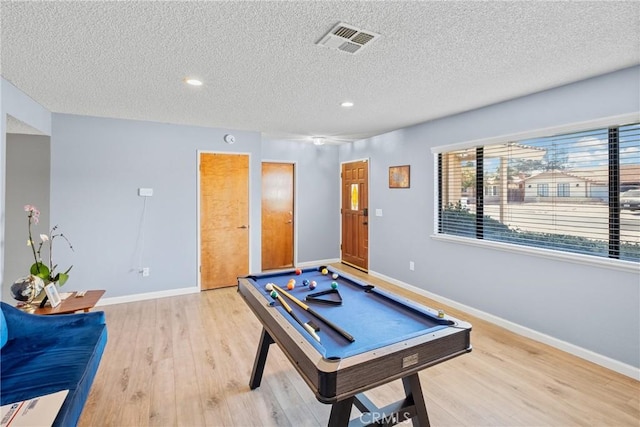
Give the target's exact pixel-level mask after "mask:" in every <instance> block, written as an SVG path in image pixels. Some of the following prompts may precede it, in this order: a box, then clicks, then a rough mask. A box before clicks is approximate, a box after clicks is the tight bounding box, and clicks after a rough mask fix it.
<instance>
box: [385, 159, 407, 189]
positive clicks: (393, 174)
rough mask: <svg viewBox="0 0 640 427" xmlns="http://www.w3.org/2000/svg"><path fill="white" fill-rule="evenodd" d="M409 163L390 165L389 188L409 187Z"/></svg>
mask: <svg viewBox="0 0 640 427" xmlns="http://www.w3.org/2000/svg"><path fill="white" fill-rule="evenodd" d="M409 168H410V167H409V165H404V166H391V167H389V188H409V179H410V176H409V175H410V169H409Z"/></svg>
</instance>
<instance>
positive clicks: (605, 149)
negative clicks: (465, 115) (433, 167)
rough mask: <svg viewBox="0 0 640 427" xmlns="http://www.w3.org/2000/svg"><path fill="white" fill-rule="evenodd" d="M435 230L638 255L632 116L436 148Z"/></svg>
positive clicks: (638, 158)
mask: <svg viewBox="0 0 640 427" xmlns="http://www.w3.org/2000/svg"><path fill="white" fill-rule="evenodd" d="M438 188H439V194H438V206H439V213H438V224H437V227H438V229H437V233H438V234H448V235H456V236H463V237H468V238H473V239H483V240H491V241H497V242H505V243H511V244H516V245H523V246H530V247H538V248H545V249H553V250H560V251H565V252H573V253H581V254H589V255H593V256H599V257H608V258H614V259H623V260H627V261H635V262H639V261H640V124H637V123H636V124H631V125H625V126H615V127H610V128H603V129H594V130H586V131H582V132H574V133H571V134H564V135H555V136H550V137H544V138H534V139H528V140H521V141H509V142H504V143H500V144H493V145H483V146H478V147H473V148H468V149H463V150H455V151H448V152H447V151H445V152H441V153H439V154H438Z"/></svg>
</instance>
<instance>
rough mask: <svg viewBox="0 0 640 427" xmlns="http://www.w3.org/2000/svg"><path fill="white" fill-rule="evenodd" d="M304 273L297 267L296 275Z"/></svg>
mask: <svg viewBox="0 0 640 427" xmlns="http://www.w3.org/2000/svg"><path fill="white" fill-rule="evenodd" d="M301 274H302V270H300V269H299V268H296V276H299V275H301Z"/></svg>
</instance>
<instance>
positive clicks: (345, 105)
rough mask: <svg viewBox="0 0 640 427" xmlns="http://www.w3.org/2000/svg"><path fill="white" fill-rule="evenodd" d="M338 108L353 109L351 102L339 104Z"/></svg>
mask: <svg viewBox="0 0 640 427" xmlns="http://www.w3.org/2000/svg"><path fill="white" fill-rule="evenodd" d="M340 106H341V107H344V108H350V107H353V102H351V101H344V102H343V103H342V104H340Z"/></svg>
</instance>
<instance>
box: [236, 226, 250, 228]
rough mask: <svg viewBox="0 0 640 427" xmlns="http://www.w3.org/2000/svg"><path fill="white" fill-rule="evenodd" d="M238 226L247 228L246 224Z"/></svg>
mask: <svg viewBox="0 0 640 427" xmlns="http://www.w3.org/2000/svg"><path fill="white" fill-rule="evenodd" d="M238 228H248V227H247V226H246V225H241V226H240V227H238Z"/></svg>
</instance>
